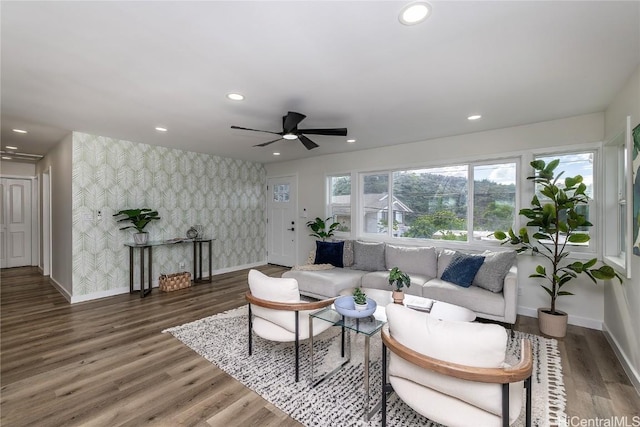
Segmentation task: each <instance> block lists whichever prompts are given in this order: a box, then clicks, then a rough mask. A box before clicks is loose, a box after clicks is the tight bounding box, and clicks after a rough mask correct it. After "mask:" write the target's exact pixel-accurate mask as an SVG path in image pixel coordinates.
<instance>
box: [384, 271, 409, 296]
mask: <svg viewBox="0 0 640 427" xmlns="http://www.w3.org/2000/svg"><path fill="white" fill-rule="evenodd" d="M389 284H390V285H391V286H395V287H396V289H395V290H394V291H393V302H394V303H396V304H402V302H403V301H404V292H402V288H403V287H405V286H406V287H407V288H408V287H409V286H411V277H409V275H408V274H407V273H404V272H403V271H402V270H400V269H399V268H398V267H393V268H392V269H391V271H389Z"/></svg>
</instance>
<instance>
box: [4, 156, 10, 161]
mask: <svg viewBox="0 0 640 427" xmlns="http://www.w3.org/2000/svg"><path fill="white" fill-rule="evenodd" d="M2 160H11V157H9V156H2Z"/></svg>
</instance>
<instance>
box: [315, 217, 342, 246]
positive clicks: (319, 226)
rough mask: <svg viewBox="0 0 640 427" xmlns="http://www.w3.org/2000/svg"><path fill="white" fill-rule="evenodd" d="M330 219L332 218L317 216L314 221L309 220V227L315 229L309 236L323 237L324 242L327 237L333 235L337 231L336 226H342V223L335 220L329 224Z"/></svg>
mask: <svg viewBox="0 0 640 427" xmlns="http://www.w3.org/2000/svg"><path fill="white" fill-rule="evenodd" d="M330 220H331V217H329V218H326V219H322V218H320V217H316V219H314V220H313V221H309V222H307V227H309V228H310V229H311V231H313V233H311V234H309V236H312V237H317V238H318V239H322V241H323V242H324V241H325V240H326V239H327V238H329V237H333V233H334V232H335V230H336V228H338V227H339V226H340V223H339V222H334V223H332V224H329V221H330ZM327 224H329V225H328V227H329V228H327Z"/></svg>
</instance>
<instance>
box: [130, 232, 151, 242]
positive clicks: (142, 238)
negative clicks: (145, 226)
mask: <svg viewBox="0 0 640 427" xmlns="http://www.w3.org/2000/svg"><path fill="white" fill-rule="evenodd" d="M133 241H134V242H135V244H136V245H146V244H147V242H148V241H149V233H147V232H144V233H134V234H133Z"/></svg>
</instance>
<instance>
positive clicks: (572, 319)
mask: <svg viewBox="0 0 640 427" xmlns="http://www.w3.org/2000/svg"><path fill="white" fill-rule="evenodd" d="M518 314H521V315H523V316H529V317H535V318H536V319H537V318H538V309H537V308H531V307H522V306H519V307H518ZM568 323H569V324H570V325H575V326H581V327H583V328H589V329H595V330H596V331H601V330H602V320H597V319H589V318H587V317H580V316H574V315H572V314H570V315H569V320H568Z"/></svg>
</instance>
